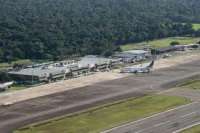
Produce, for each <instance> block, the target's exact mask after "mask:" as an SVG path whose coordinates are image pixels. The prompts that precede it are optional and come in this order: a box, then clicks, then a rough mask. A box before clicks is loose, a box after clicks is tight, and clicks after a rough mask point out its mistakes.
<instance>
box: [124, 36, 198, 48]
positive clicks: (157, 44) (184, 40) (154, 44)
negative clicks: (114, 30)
mask: <svg viewBox="0 0 200 133" xmlns="http://www.w3.org/2000/svg"><path fill="white" fill-rule="evenodd" d="M199 40H200V38H194V37H169V38H165V39H158V40H154V41H149V42H148V43H147V42H141V43H132V44H127V45H123V46H121V48H122V50H123V51H126V50H132V49H141V48H145V47H150V48H162V47H167V46H169V45H170V43H171V42H173V41H178V42H180V43H181V44H191V43H196V42H198V41H199Z"/></svg>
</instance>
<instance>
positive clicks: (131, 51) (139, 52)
mask: <svg viewBox="0 0 200 133" xmlns="http://www.w3.org/2000/svg"><path fill="white" fill-rule="evenodd" d="M122 53H129V54H135V55H139V54H147V53H148V51H145V50H129V51H124V52H122Z"/></svg>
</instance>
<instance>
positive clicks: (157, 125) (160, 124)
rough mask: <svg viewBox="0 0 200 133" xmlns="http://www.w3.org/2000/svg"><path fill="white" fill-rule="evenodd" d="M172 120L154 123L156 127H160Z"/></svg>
mask: <svg viewBox="0 0 200 133" xmlns="http://www.w3.org/2000/svg"><path fill="white" fill-rule="evenodd" d="M170 122H171V121H166V122H162V123H159V124H156V125H154V127H159V126H162V125H165V124H167V123H170Z"/></svg>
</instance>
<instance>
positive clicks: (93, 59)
mask: <svg viewBox="0 0 200 133" xmlns="http://www.w3.org/2000/svg"><path fill="white" fill-rule="evenodd" d="M110 61H112V59H107V58H102V57H97V56H85V57H83V58H82V59H81V60H80V61H79V62H78V63H73V64H67V65H56V64H59V63H54V64H50V65H41V66H40V65H38V67H33V68H26V69H22V70H19V71H10V72H9V74H15V75H28V76H32V75H33V76H37V77H47V76H49V74H52V75H56V74H62V73H63V74H64V73H67V72H69V71H70V68H72V69H73V68H75V69H76V68H77V69H79V68H84V67H94V66H95V64H97V65H100V64H105V63H109V62H110ZM60 63H61V62H60Z"/></svg>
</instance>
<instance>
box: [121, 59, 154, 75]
mask: <svg viewBox="0 0 200 133" xmlns="http://www.w3.org/2000/svg"><path fill="white" fill-rule="evenodd" d="M153 65H154V60H153V61H151V62H149V63H144V64H139V65H134V66H130V67H125V68H123V69H122V70H121V73H149V72H150V71H151V68H153Z"/></svg>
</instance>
